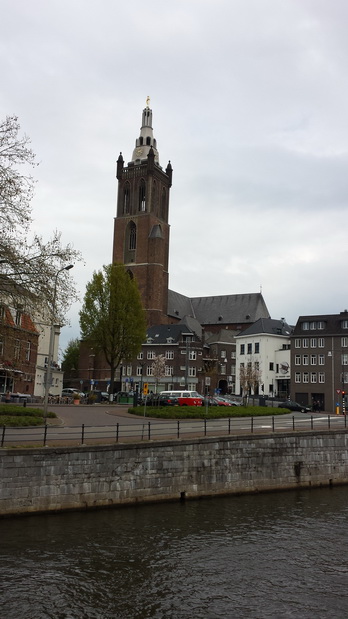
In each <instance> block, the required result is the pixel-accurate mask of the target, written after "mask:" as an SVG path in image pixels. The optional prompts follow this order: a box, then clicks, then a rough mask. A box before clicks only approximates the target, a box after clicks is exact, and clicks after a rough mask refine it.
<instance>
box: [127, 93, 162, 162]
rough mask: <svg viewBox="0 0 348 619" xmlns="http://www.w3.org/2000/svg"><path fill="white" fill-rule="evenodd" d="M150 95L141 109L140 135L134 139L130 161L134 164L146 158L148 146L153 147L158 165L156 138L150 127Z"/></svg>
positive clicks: (148, 150)
mask: <svg viewBox="0 0 348 619" xmlns="http://www.w3.org/2000/svg"><path fill="white" fill-rule="evenodd" d="M149 106H150V97H147V98H146V107H145V108H144V109H143V113H142V120H141V127H140V136H139V137H138V138H137V139H136V140H135V148H134V150H133V155H132V161H133V162H134V163H135V165H136V164H139V163H141V161H142V160H143V159H146V158H147V156H148V154H149V152H150V148H152V149H153V153H154V155H155V163H156V164H157V165H159V157H158V150H157V144H156V140H155V138H154V137H153V129H152V110H151V109H150V107H149Z"/></svg>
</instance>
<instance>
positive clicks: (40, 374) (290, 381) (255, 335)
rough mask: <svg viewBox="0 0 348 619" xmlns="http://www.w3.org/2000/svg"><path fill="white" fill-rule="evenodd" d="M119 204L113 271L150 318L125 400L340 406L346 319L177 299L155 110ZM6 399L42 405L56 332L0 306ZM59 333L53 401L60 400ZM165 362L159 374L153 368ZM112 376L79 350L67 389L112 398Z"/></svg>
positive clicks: (120, 169)
mask: <svg viewBox="0 0 348 619" xmlns="http://www.w3.org/2000/svg"><path fill="white" fill-rule="evenodd" d="M116 177H117V180H118V195H117V208H116V216H115V219H114V235H113V254H112V257H111V259H112V261H113V262H118V263H123V264H124V265H125V266H126V268H127V270H128V271H129V273H130V275H131V276H132V277H135V278H136V280H137V282H138V286H139V290H140V293H141V297H142V302H143V307H144V310H145V312H146V317H147V324H148V328H147V335H146V340H145V341H144V343H143V345H142V349H141V351H139V354H138V356H137V358H136V359H133V360H132V362H131V363H127V364H122V365H121V366H120V367H119V368H118V374H117V376H116V389H117V391H134V390H135V389H137V390H138V391H142V390H143V389H144V386H146V388H147V389H148V390H149V391H159V390H169V389H178V388H180V387H185V388H187V389H189V390H197V391H199V392H200V393H207V392H209V393H210V394H213V393H215V392H216V391H220V392H222V393H232V394H237V395H239V394H242V393H243V394H245V393H249V394H251V395H259V396H268V397H277V398H289V397H290V398H291V399H294V400H297V401H298V402H299V403H301V404H304V405H310V404H311V403H312V402H313V401H316V402H319V404H320V407H321V409H322V410H336V409H337V406H341V405H342V400H343V401H344V397H342V392H344V390H345V385H346V383H347V372H346V371H345V370H346V369H347V367H346V366H347V365H348V312H347V311H346V310H344V311H343V312H341V314H335V315H328V316H301V317H300V318H299V320H298V322H297V324H296V325H294V326H290V325H288V324H287V323H286V321H285V319H280V320H275V319H272V318H271V316H270V314H269V312H268V309H267V306H266V303H265V301H264V299H263V296H262V294H261V292H253V293H250V294H230V295H223V296H205V297H188V296H185V295H183V294H181V293H179V292H176V291H173V290H170V289H169V286H168V282H169V266H168V260H169V246H170V226H169V202H170V190H171V186H172V179H173V169H172V166H171V163H170V161H169V162H168V164H167V166H166V168H165V169H163V168H162V167H161V165H160V161H159V152H158V149H157V142H156V139H155V138H154V136H153V128H152V110H151V109H150V108H149V106H148V105H146V107H145V109H144V110H143V112H142V121H141V127H140V134H139V136H138V137H137V138H136V141H135V147H134V150H133V154H132V158H131V161H129V162H128V164H127V165H126V164H125V162H124V159H123V156H122V153H121V154H120V156H119V157H118V160H117V166H116ZM0 312H2V313H0V327H1V329H0V391H2V392H4V391H5V390H6V389H10V390H11V391H21V392H25V393H32V394H35V395H43V393H44V386H45V376H46V369H47V358H48V340H49V326H48V325H44V324H42V323H41V324H40V323H35V322H33V321H31V320H30V318H29V317H27V316H25V314H23V313H21V312H20V310H18V308H17V309H15V308H12V309H11V308H8V307H6V305H3V306H2V309H1V306H0ZM58 333H59V329H58V327H57V328H56V340H55V350H54V354H53V368H52V369H53V372H52V384H51V385H50V392H51V393H53V394H59V393H60V392H61V388H62V374H61V372H60V369H59V366H58V364H57V351H58ZM159 358H160V359H161V360H162V361H163V363H162V365H161V368H162V370H161V372H160V373H159V372H156V366H158V363H155V362H156V361H157V360H158V359H159ZM109 384H110V369H109V367H108V365H107V364H106V363H105V360H104V358H103V355H102V354H100V352H99V351H97V350H93V349H91V348H90V347H89V346H88V344H87V343H86V342H81V346H80V360H79V369H75V370H74V371H72V372H71V373H70V375H69V376H66V377H65V386H67V387H69V386H72V387H74V388H76V389H79V390H82V391H90V390H93V389H98V390H102V391H108V387H109Z"/></svg>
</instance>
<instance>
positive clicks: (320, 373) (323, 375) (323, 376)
mask: <svg viewBox="0 0 348 619" xmlns="http://www.w3.org/2000/svg"><path fill="white" fill-rule="evenodd" d="M319 383H325V372H319Z"/></svg>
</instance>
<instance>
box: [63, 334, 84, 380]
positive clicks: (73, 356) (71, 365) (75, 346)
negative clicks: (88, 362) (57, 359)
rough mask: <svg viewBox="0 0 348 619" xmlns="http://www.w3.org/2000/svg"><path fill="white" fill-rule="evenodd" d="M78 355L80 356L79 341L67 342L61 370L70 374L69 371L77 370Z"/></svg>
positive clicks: (76, 339)
mask: <svg viewBox="0 0 348 619" xmlns="http://www.w3.org/2000/svg"><path fill="white" fill-rule="evenodd" d="M79 355H80V340H79V338H78V337H77V338H75V339H73V340H69V342H68V344H67V347H66V349H65V351H64V354H63V361H62V370H63V372H70V371H71V370H78V369H79Z"/></svg>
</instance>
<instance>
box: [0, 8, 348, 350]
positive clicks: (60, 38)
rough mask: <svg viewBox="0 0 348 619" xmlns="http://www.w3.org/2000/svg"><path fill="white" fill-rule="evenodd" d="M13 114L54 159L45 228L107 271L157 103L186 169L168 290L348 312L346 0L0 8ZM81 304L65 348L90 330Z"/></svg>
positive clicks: (45, 156) (42, 189)
mask: <svg viewBox="0 0 348 619" xmlns="http://www.w3.org/2000/svg"><path fill="white" fill-rule="evenodd" d="M0 14H1V40H0V58H1V61H0V63H1V65H0V66H1V92H0V118H1V119H4V118H5V117H6V115H11V114H16V115H18V117H19V121H20V124H21V128H22V130H23V132H25V133H26V134H27V135H28V136H30V138H31V141H32V148H33V150H34V151H35V153H36V154H37V159H38V161H39V162H40V165H39V167H38V168H36V169H35V177H36V179H37V181H38V182H37V187H36V193H35V198H34V200H33V203H32V206H33V214H34V218H35V221H34V225H33V230H35V232H38V233H40V234H42V235H43V236H44V237H45V238H47V239H48V238H49V236H50V233H51V231H52V230H53V229H58V230H61V231H62V235H63V242H64V243H65V244H67V243H70V242H72V243H73V244H74V246H75V247H76V248H77V249H80V250H81V252H82V254H83V257H84V260H85V264H84V265H82V264H81V265H76V267H75V268H74V270H73V271H71V272H70V273H71V276H72V277H74V278H75V280H76V282H77V284H78V288H79V290H80V295H81V299H82V298H83V295H84V291H85V286H86V283H87V281H89V280H90V279H91V277H92V274H93V271H94V270H97V269H100V268H101V267H102V265H103V264H108V263H110V262H111V250H112V236H113V219H114V216H115V212H116V192H117V183H116V178H115V162H116V159H117V157H118V155H119V153H120V152H121V151H122V153H123V157H124V159H125V161H126V162H128V161H129V160H130V159H131V156H132V151H133V148H134V143H135V139H136V137H138V136H139V130H140V125H141V114H142V110H143V108H144V107H145V100H146V97H147V96H150V98H151V103H150V107H151V108H152V110H153V129H154V137H155V138H156V139H157V145H158V150H159V155H160V163H161V165H162V167H166V165H167V163H168V160H170V161H171V163H172V166H173V186H172V189H171V200H170V224H171V245H170V267H169V268H170V287H171V288H172V289H173V290H176V291H178V292H181V293H183V294H186V295H188V296H205V295H223V294H236V293H249V292H259V291H260V289H262V293H263V296H264V299H265V302H266V304H267V306H268V309H269V312H270V314H271V316H272V318H280V317H285V318H286V320H287V321H288V322H289V323H291V324H294V323H295V322H296V320H297V318H298V316H299V315H301V314H320V313H339V312H340V311H342V310H344V309H345V308H347V307H348V293H347V231H348V227H347V224H348V214H347V213H348V211H347V202H348V174H347V169H348V156H347V154H348V122H347V114H348V101H347V98H348V84H347V66H348V37H347V24H348V2H347V0H175V1H174V2H166V1H165V0H147V1H146V2H144V1H143V0H132V1H131V2H124V1H119V0H59V1H58V0H49V1H47V0H21V1H20V0H0ZM78 310H79V304H76V305H75V306H74V307H73V308H72V309H71V311H70V313H69V319H70V323H71V324H70V326H69V327H65V328H64V329H63V331H62V336H61V348H62V349H64V348H65V346H66V344H67V342H68V340H69V339H71V338H72V337H77V336H78V335H79V325H78Z"/></svg>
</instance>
